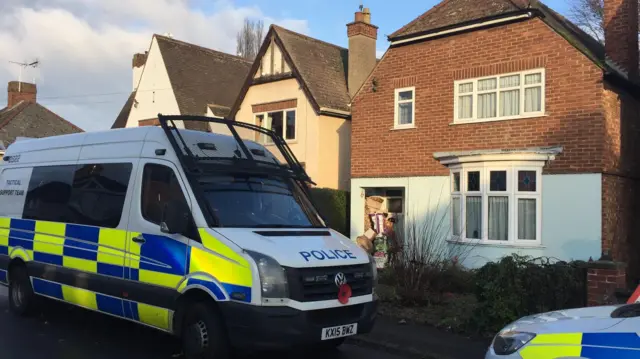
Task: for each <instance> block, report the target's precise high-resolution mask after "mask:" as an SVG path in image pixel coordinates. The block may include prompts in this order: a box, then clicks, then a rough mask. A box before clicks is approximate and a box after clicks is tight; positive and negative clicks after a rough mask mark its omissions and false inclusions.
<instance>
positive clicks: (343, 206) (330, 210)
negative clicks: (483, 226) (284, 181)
mask: <svg viewBox="0 0 640 359" xmlns="http://www.w3.org/2000/svg"><path fill="white" fill-rule="evenodd" d="M310 192H311V198H312V200H313V203H314V204H315V205H316V207H317V209H318V212H320V215H321V216H322V217H323V218H324V219H325V220H326V222H327V225H328V226H329V227H331V228H333V229H335V230H336V231H338V232H340V233H342V234H343V235H345V236H347V237H349V227H350V224H351V223H350V216H349V214H350V207H349V200H350V195H349V192H347V191H340V190H336V189H330V188H311V189H310Z"/></svg>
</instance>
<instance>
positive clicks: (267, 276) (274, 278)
mask: <svg viewBox="0 0 640 359" xmlns="http://www.w3.org/2000/svg"><path fill="white" fill-rule="evenodd" d="M247 253H248V254H249V255H250V256H251V258H253V260H254V261H256V265H257V266H258V274H259V275H260V287H261V290H262V297H263V298H288V297H289V284H288V283H287V275H286V273H285V271H284V268H282V266H281V265H280V263H278V261H276V260H275V259H273V258H271V257H269V256H266V255H264V254H262V253H257V252H253V251H247Z"/></svg>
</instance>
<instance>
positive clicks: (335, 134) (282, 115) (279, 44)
mask: <svg viewBox="0 0 640 359" xmlns="http://www.w3.org/2000/svg"><path fill="white" fill-rule="evenodd" d="M369 19H370V16H369V15H368V12H367V11H365V14H364V15H363V13H361V12H359V13H356V21H355V22H353V23H351V24H348V25H347V29H348V35H349V49H345V48H342V47H339V46H336V45H333V44H329V43H326V42H323V41H320V40H317V39H314V38H311V37H308V36H305V35H302V34H298V33H295V32H293V31H290V30H287V29H284V28H282V27H279V26H275V25H272V26H271V27H270V29H269V32H268V33H267V36H266V37H265V40H264V42H263V44H262V47H261V49H260V52H259V53H258V56H257V57H256V60H255V62H254V63H253V67H252V68H251V70H250V73H249V76H247V79H246V81H245V84H244V87H243V88H242V90H241V91H240V95H239V97H238V99H237V100H236V104H235V105H234V107H233V108H232V110H231V118H235V120H236V121H242V122H246V123H251V124H255V125H258V126H262V127H265V128H269V129H272V130H274V131H276V132H277V133H278V134H280V135H281V136H282V138H284V139H285V141H286V142H287V143H288V145H289V146H290V147H291V150H292V151H293V153H294V155H295V156H296V158H297V159H298V160H299V161H300V162H301V163H303V164H304V166H305V169H306V171H307V172H308V174H309V176H310V177H311V178H312V180H313V181H314V182H316V184H317V186H318V187H325V188H334V189H342V190H348V189H349V178H350V153H351V111H350V101H351V97H350V93H354V92H355V91H356V90H357V89H358V88H359V87H360V86H361V85H362V83H363V81H364V79H365V78H366V77H367V75H368V74H369V72H370V71H371V70H372V69H373V67H374V66H375V64H376V51H375V49H376V35H377V27H375V26H373V25H371V24H370V23H369ZM349 69H352V70H351V71H350V70H349ZM254 140H258V141H261V142H263V143H265V144H266V145H267V148H268V146H269V143H268V142H266V140H265V139H263V138H255V139H254Z"/></svg>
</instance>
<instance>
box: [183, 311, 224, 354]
mask: <svg viewBox="0 0 640 359" xmlns="http://www.w3.org/2000/svg"><path fill="white" fill-rule="evenodd" d="M185 309H186V311H187V312H186V313H185V318H184V322H183V326H182V347H183V348H184V354H185V357H186V358H187V359H213V358H216V359H227V358H229V353H230V351H229V340H228V338H227V334H226V329H225V327H224V324H223V323H222V317H221V316H220V315H219V313H218V312H217V311H216V310H215V309H214V308H213V307H212V306H211V305H207V303H206V302H198V303H195V304H193V305H187V306H186V308H185Z"/></svg>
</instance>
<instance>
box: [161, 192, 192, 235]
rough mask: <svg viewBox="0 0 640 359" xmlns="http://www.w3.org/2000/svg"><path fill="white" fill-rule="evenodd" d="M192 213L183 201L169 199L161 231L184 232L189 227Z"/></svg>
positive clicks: (170, 232) (169, 232)
mask: <svg viewBox="0 0 640 359" xmlns="http://www.w3.org/2000/svg"><path fill="white" fill-rule="evenodd" d="M190 221H191V213H190V212H189V207H188V206H186V204H185V203H184V202H183V201H176V200H173V201H169V202H167V203H165V205H164V209H163V211H162V221H161V222H160V231H161V232H162V233H167V234H184V233H187V230H188V229H189V223H190Z"/></svg>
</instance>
